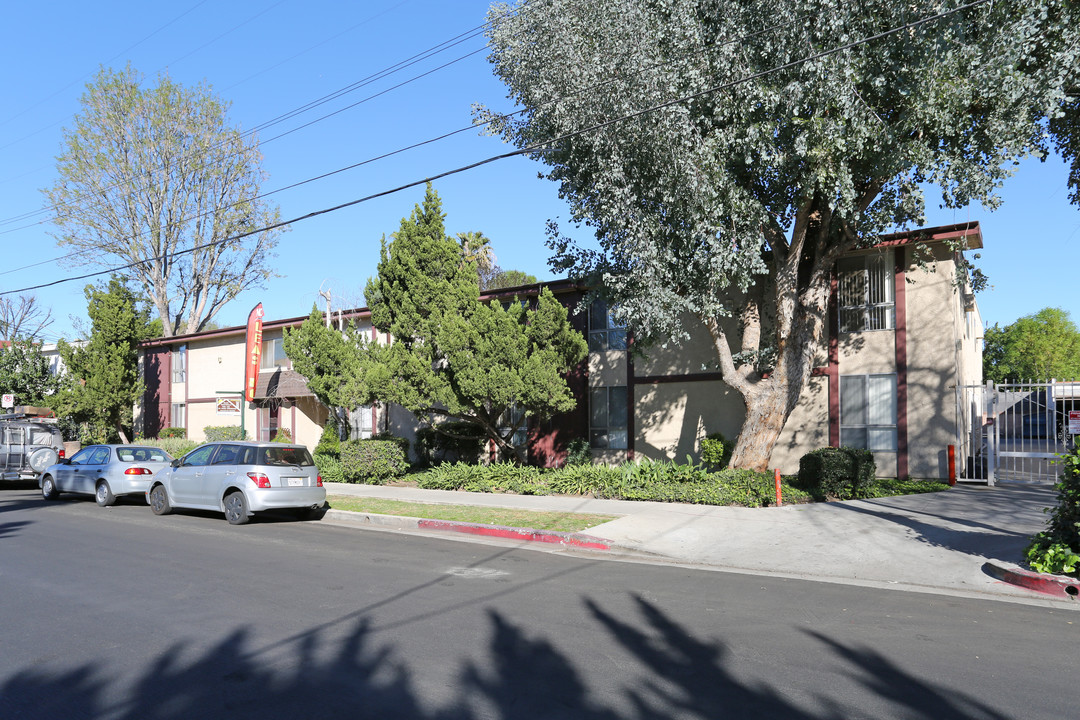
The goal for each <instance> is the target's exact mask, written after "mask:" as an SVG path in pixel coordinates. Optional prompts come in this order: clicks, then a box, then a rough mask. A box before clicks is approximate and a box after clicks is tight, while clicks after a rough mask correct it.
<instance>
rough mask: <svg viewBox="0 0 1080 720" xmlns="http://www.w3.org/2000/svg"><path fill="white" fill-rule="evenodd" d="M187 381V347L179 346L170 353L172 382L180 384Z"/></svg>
mask: <svg viewBox="0 0 1080 720" xmlns="http://www.w3.org/2000/svg"><path fill="white" fill-rule="evenodd" d="M185 380H187V345H181V346H180V347H178V348H177V349H176V350H173V351H172V381H173V382H174V383H182V382H184V381H185Z"/></svg>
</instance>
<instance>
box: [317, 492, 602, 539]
mask: <svg viewBox="0 0 1080 720" xmlns="http://www.w3.org/2000/svg"><path fill="white" fill-rule="evenodd" d="M326 499H327V502H328V504H329V506H330V507H331V508H333V509H334V510H346V511H348V512H360V513H376V514H378V515H400V516H403V517H416V518H425V519H428V520H454V521H457V522H468V523H477V524H480V525H503V526H506V527H518V528H531V529H533V530H554V531H557V532H581V531H582V530H586V529H588V528H591V527H596V526H597V525H602V524H603V523H606V522H609V521H611V520H615V519H617V517H618V516H615V515H591V514H586V513H564V512H538V511H535V510H515V509H513V508H498V507H479V506H476V505H434V504H431V503H416V502H405V501H403V500H386V499H383V498H367V497H356V496H352V495H331V496H329V497H327V498H326Z"/></svg>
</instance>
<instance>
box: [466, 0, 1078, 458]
mask: <svg viewBox="0 0 1080 720" xmlns="http://www.w3.org/2000/svg"><path fill="white" fill-rule="evenodd" d="M961 5H962V3H961V2H959V1H958V0H947V1H946V2H941V1H940V0H913V1H912V2H906V3H900V4H896V3H879V4H877V5H865V4H859V3H854V4H853V3H841V2H836V1H835V0H765V1H764V2H755V3H744V2H740V1H739V0H708V1H706V0H671V1H670V2H664V3H658V2H654V1H653V0H596V1H595V2H588V3H581V2H576V0H551V1H550V2H545V3H520V4H518V5H516V6H515V7H510V6H506V5H496V6H494V7H493V8H492V10H491V12H490V14H489V20H490V21H491V26H490V29H489V31H488V34H489V39H490V44H491V47H492V54H491V60H492V62H493V64H494V69H495V73H496V74H497V75H498V76H499V77H500V78H501V79H502V80H503V81H504V82H505V83H506V85H507V86H508V88H509V91H510V98H511V99H512V100H513V101H515V102H516V103H517V104H518V105H519V106H520V107H521V108H522V113H521V114H520V115H501V114H498V113H496V112H494V111H492V110H481V111H480V112H479V113H478V116H477V120H478V121H483V122H490V123H491V127H492V129H493V132H496V133H499V134H501V135H502V136H503V137H504V138H505V139H506V140H508V141H509V142H511V143H513V144H515V145H517V146H518V147H519V148H522V149H528V150H529V151H530V155H531V157H533V158H535V159H537V160H538V161H540V162H543V163H546V164H548V165H549V166H550V171H549V173H548V177H549V178H550V179H552V180H554V181H556V182H557V183H559V187H560V193H561V195H562V196H563V197H564V198H566V199H567V200H568V202H569V204H570V209H571V218H572V221H573V222H575V223H582V224H586V225H588V226H589V227H590V228H592V229H593V230H595V232H596V243H595V244H592V243H589V244H584V245H582V244H578V243H575V242H574V241H572V240H570V239H567V238H566V237H563V236H562V234H561V233H560V232H559V230H558V228H557V227H555V228H554V230H553V232H552V237H551V241H550V242H551V246H552V249H553V251H554V258H553V268H554V269H555V270H556V271H557V272H562V271H569V272H570V273H571V274H572V275H573V276H575V277H578V278H581V279H585V280H588V281H589V282H591V283H593V284H594V285H595V286H596V287H598V288H601V292H603V293H604V294H606V295H607V297H608V299H609V301H610V302H611V306H612V308H613V313H614V315H615V316H616V318H617V319H618V320H620V321H623V322H625V324H626V325H627V326H628V327H629V329H630V330H631V331H632V332H633V333H634V337H635V344H636V347H646V346H648V345H649V344H654V343H658V342H665V343H666V342H672V341H680V340H684V339H686V338H687V336H688V334H689V332H690V330H691V328H690V327H689V326H688V325H687V324H686V319H687V318H696V321H697V323H698V327H699V328H703V329H704V331H707V332H708V334H709V336H710V337H711V339H712V342H713V346H714V347H715V351H716V365H717V366H718V367H719V369H720V371H721V373H722V375H723V377H724V380H725V382H726V383H727V384H728V385H729V386H731V387H732V388H734V389H735V390H737V391H738V392H739V393H740V394H741V395H742V397H743V400H744V403H745V405H746V418H745V421H744V424H743V429H742V433H741V434H740V436H739V439H738V442H737V444H736V447H735V449H734V453H733V456H732V461H731V462H732V465H734V466H741V467H753V468H757V469H764V468H765V467H766V466H767V463H768V460H769V457H770V455H771V452H772V448H773V446H774V444H775V442H776V440H777V438H778V437H779V435H780V432H781V431H782V429H783V426H784V424H785V422H786V420H787V418H788V416H789V415H790V413H791V411H792V409H793V408H794V407H795V404H796V403H797V401H798V398H799V396H800V394H801V392H802V390H803V388H804V387H805V386H806V384H807V381H808V378H809V377H810V374H811V371H812V366H813V361H814V358H815V357H816V356H817V355H818V351H819V348H820V345H821V341H822V336H823V330H824V327H825V323H826V319H827V307H828V297H829V282H830V276H831V273H832V269H833V267H834V264H835V262H836V260H837V258H838V257H839V256H840V255H842V254H843V253H846V252H849V251H851V250H856V249H861V248H868V247H872V246H873V245H874V244H875V243H876V242H877V241H878V238H879V237H880V235H881V234H882V233H883V232H885V231H891V230H894V229H899V228H905V227H910V226H912V225H919V224H922V223H923V222H924V197H923V190H922V188H923V187H924V186H937V188H938V189H939V190H940V192H941V203H942V204H944V205H945V206H949V207H962V206H964V205H966V204H968V203H970V202H973V201H979V202H981V203H983V205H985V206H987V207H989V208H993V207H995V206H996V205H997V204H998V198H997V196H996V195H995V191H996V189H997V188H998V187H999V185H1000V183H1001V181H1002V180H1003V178H1005V177H1007V176H1008V174H1009V173H1010V171H1011V169H1012V167H1013V164H1014V163H1015V162H1016V161H1017V160H1018V159H1020V158H1022V157H1024V156H1026V155H1029V154H1032V153H1035V154H1039V153H1045V152H1047V151H1048V144H1049V142H1050V138H1049V137H1048V135H1047V124H1046V120H1047V119H1048V118H1049V117H1051V116H1053V115H1055V114H1056V113H1057V112H1058V111H1059V110H1060V107H1061V105H1062V102H1063V100H1064V99H1065V98H1066V97H1067V94H1066V86H1067V84H1068V82H1069V80H1068V79H1069V78H1070V77H1071V76H1073V75H1074V74H1075V72H1076V70H1075V68H1076V67H1077V64H1078V52H1080V43H1078V42H1077V33H1078V25H1080V23H1077V22H1076V18H1075V13H1076V6H1075V3H1069V2H1064V1H1063V0H996V1H995V2H993V3H990V2H983V3H978V4H975V5H973V6H969V7H966V8H963V9H960V8H961ZM766 371H768V372H766Z"/></svg>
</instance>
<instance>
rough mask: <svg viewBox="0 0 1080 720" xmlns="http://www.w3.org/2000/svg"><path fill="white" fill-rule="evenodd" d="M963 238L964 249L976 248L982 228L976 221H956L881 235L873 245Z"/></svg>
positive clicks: (979, 245)
mask: <svg viewBox="0 0 1080 720" xmlns="http://www.w3.org/2000/svg"><path fill="white" fill-rule="evenodd" d="M961 238H963V239H965V240H966V241H967V242H966V243H965V249H968V250H978V249H979V248H981V247H982V246H983V244H982V229H981V228H979V223H978V222H977V221H972V222H966V223H957V224H955V225H940V226H938V227H932V228H921V229H918V230H908V231H906V232H898V233H890V234H889V235H882V236H881V237H880V238H879V240H878V242H876V243H874V245H873V247H875V248H876V247H888V246H895V245H912V244H914V243H919V242H943V241H945V240H959V239H961Z"/></svg>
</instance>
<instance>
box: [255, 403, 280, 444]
mask: <svg viewBox="0 0 1080 720" xmlns="http://www.w3.org/2000/svg"><path fill="white" fill-rule="evenodd" d="M278 415H279V413H278V409H277V408H276V407H262V408H259V439H260V440H262V441H264V442H267V441H270V440H273V439H274V436H275V435H277V431H278V422H279V420H278Z"/></svg>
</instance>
